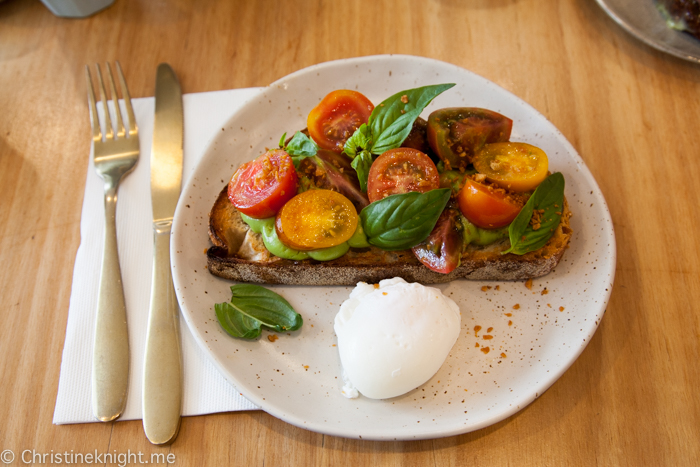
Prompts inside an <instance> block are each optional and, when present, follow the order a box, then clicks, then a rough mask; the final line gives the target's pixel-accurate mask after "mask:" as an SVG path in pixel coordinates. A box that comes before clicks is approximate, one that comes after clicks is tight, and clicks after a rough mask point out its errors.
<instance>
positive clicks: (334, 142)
mask: <svg viewBox="0 0 700 467" xmlns="http://www.w3.org/2000/svg"><path fill="white" fill-rule="evenodd" d="M372 110H374V105H373V104H372V102H371V101H370V100H369V99H367V98H366V97H365V96H364V95H362V94H361V93H359V92H357V91H350V90H347V89H339V90H337V91H333V92H331V93H330V94H328V95H327V96H326V97H324V98H323V100H322V101H321V102H320V103H319V104H318V105H317V106H316V107H314V108H313V110H312V111H311V112H310V113H309V116H308V118H307V120H306V126H307V128H308V130H309V135H310V136H311V138H312V139H313V140H314V141H315V142H316V144H318V145H319V146H320V147H321V148H322V149H328V150H330V151H335V152H342V151H343V147H344V146H345V142H346V141H347V140H348V138H350V137H351V136H352V134H353V133H355V130H357V129H358V128H359V127H360V125H362V124H363V123H367V120H368V119H369V116H370V114H371V113H372Z"/></svg>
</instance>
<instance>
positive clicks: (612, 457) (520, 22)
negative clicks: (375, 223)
mask: <svg viewBox="0 0 700 467" xmlns="http://www.w3.org/2000/svg"><path fill="white" fill-rule="evenodd" d="M640 1H646V0H640ZM381 53H401V54H412V55H420V56H425V57H431V58H435V59H439V60H443V61H446V62H450V63H453V64H455V65H459V66H461V67H464V68H466V69H468V70H471V71H473V72H475V73H477V74H479V75H481V76H483V77H485V78H487V79H489V80H491V81H493V82H495V83H497V84H499V85H500V86H502V87H504V88H505V89H507V90H509V91H511V92H512V93H514V94H515V95H517V96H518V97H520V98H522V99H523V100H525V101H527V102H528V103H530V104H531V105H532V106H534V107H535V108H536V109H537V110H539V111H540V112H541V113H543V114H544V115H545V116H546V117H547V118H548V119H549V120H551V121H552V122H553V123H554V125H555V126H556V127H557V128H559V129H560V130H561V132H562V133H563V134H564V135H565V136H566V138H568V140H569V141H570V142H571V143H572V144H573V146H574V147H575V148H576V149H577V151H578V152H579V153H580V154H581V156H582V157H583V159H584V160H585V162H586V164H587V165H588V167H589V168H590V170H591V171H592V173H593V175H594V176H595V178H596V180H597V181H598V183H599V185H600V188H601V189H602V191H603V193H604V195H605V197H606V200H607V202H608V205H609V208H610V211H611V214H612V218H613V222H614V227H615V233H616V238H617V248H618V250H617V251H618V257H617V272H616V279H615V285H614V288H613V292H612V297H611V299H610V302H609V305H608V308H607V312H606V314H605V318H604V319H603V321H602V323H601V324H600V326H599V328H598V330H597V332H596V334H595V336H594V337H593V339H592V340H591V342H590V343H589V344H588V347H587V348H586V349H585V351H584V352H583V354H582V355H581V356H580V357H579V358H578V360H577V361H576V362H575V363H574V364H573V366H572V367H571V368H570V369H569V370H568V371H567V372H566V373H565V374H564V375H563V376H562V377H561V378H560V379H559V381H557V382H556V383H555V384H554V385H553V386H552V387H551V388H550V389H549V390H548V391H547V392H546V393H545V394H543V395H542V396H541V397H539V398H538V399H537V400H536V401H535V402H534V403H532V404H531V405H530V406H528V407H526V408H525V409H523V410H522V411H520V412H519V413H517V414H516V415H513V416H511V417H510V418H508V419H506V420H504V421H502V422H500V423H497V424H495V425H493V426H490V427H488V428H484V429H482V430H479V431H476V432H472V433H467V434H464V435H461V436H454V437H450V438H444V439H435V440H426V441H415V442H370V441H357V440H347V439H341V438H335V437H331V436H324V435H322V434H317V433H313V432H309V431H306V430H303V429H299V428H296V427H293V426H291V425H289V424H287V423H285V422H282V421H280V420H277V419H275V418H274V417H272V416H270V415H267V414H266V413H264V412H262V411H251V412H240V413H226V414H217V415H207V416H197V417H187V418H184V419H183V421H182V428H181V431H180V434H179V437H178V438H177V440H176V441H175V442H174V443H173V444H172V445H170V446H166V447H155V446H151V445H150V444H149V443H148V441H147V440H146V438H145V437H144V435H143V430H142V426H141V422H140V421H128V422H118V423H106V424H97V423H92V424H82V425H69V426H55V425H52V416H53V411H54V405H55V401H56V391H57V387H58V379H59V369H60V363H61V352H62V349H63V343H64V338H65V329H66V319H67V315H68V304H69V299H70V291H71V280H72V273H73V265H74V262H75V254H76V250H77V248H78V245H79V243H80V231H79V227H80V216H81V206H82V202H83V187H84V183H85V174H86V170H87V164H88V153H89V149H90V130H89V127H88V114H87V105H86V98H85V78H84V66H85V64H88V63H90V64H92V63H95V62H102V63H104V62H105V61H113V60H115V59H117V60H120V61H121V63H122V65H123V67H124V68H125V70H126V74H127V78H128V82H129V86H130V89H131V92H132V96H134V97H143V96H152V95H153V92H154V90H153V85H154V73H155V68H156V65H157V64H158V63H160V62H169V63H170V64H171V65H172V66H173V68H174V69H175V71H176V72H177V74H178V76H179V78H180V81H181V83H182V87H183V91H184V92H186V93H193V92H202V91H214V90H221V89H231V88H243V87H251V86H264V85H267V84H269V83H271V82H272V81H274V80H276V79H278V78H280V77H282V76H284V75H286V74H288V73H290V72H293V71H295V70H298V69H300V68H303V67H306V66H309V65H313V64H316V63H320V62H324V61H328V60H333V59H340V58H347V57H357V56H362V55H373V54H381ZM699 97H700V65H697V64H693V63H689V62H685V61H682V60H679V59H677V58H674V57H672V56H669V55H666V54H663V53H661V52H658V51H656V50H654V49H652V48H650V47H648V46H646V45H644V44H643V43H640V42H638V41H637V40H636V39H634V38H633V37H631V36H630V35H628V34H627V33H626V32H625V31H623V30H622V29H621V28H620V27H618V26H617V25H616V24H615V23H614V22H613V21H612V20H611V19H610V18H609V17H608V16H606V14H605V13H604V12H603V11H602V10H601V9H600V8H599V7H598V5H597V4H596V3H595V2H594V1H593V0H560V1H551V0H470V1H466V0H465V1H461V0H420V1H403V2H402V1H399V0H388V1H376V0H354V1H345V2H331V1H328V0H325V1H324V0H307V1H305V0H295V1H288V2H275V1H272V0H259V1H244V0H208V1H203V2H200V1H195V0H173V1H163V0H116V1H115V3H114V5H113V6H111V7H110V8H108V9H107V10H105V11H103V12H101V13H99V14H97V15H95V16H93V17H90V18H88V19H80V20H76V19H61V18H57V17H55V16H54V15H52V14H51V13H50V12H49V11H48V10H47V9H46V8H45V7H44V6H43V5H42V4H41V3H40V2H39V1H36V0H7V1H5V2H2V3H0V265H2V267H1V268H0V298H1V300H2V304H3V307H4V309H5V311H4V312H2V313H1V314H0V319H1V320H2V325H1V326H0V355H2V357H1V358H0V378H1V379H2V382H3V383H2V390H1V391H0V450H5V449H12V450H13V451H14V452H15V453H16V454H17V453H19V452H21V451H22V450H25V449H31V450H34V451H36V452H40V453H42V452H44V453H49V452H51V451H53V452H54V453H59V452H64V451H68V452H70V451H73V452H74V453H81V452H82V453H87V452H93V451H97V452H112V451H117V452H127V450H130V451H131V452H139V451H140V452H143V453H145V455H149V453H151V452H163V453H173V454H174V455H175V458H176V464H177V465H247V466H249V465H252V466H262V465H305V466H306V465H331V464H332V465H336V464H337V465H340V464H343V463H347V464H353V465H385V464H389V465H421V466H423V465H436V466H437V465H440V466H441V465H466V464H469V465H472V464H473V465H497V466H503V465H518V466H530V465H536V466H540V465H577V466H578V465H634V466H638V465H650V466H659V465H700V397H699V396H698V388H699V387H700V371H698V370H699V368H700V364H699V362H700V345H699V342H700V306H698V304H700V252H699V251H700V250H699V249H698V246H699V244H698V240H697V238H698V234H697V229H698V227H700V188H699V183H698V181H699V180H700V146H698V142H697V140H698V134H699V131H698V122H699V121H700V103H699V99H698V98H699ZM20 463H21V460H20V459H19V458H18V459H17V460H15V461H14V464H15V465H19V464H20ZM132 465H133V464H132Z"/></svg>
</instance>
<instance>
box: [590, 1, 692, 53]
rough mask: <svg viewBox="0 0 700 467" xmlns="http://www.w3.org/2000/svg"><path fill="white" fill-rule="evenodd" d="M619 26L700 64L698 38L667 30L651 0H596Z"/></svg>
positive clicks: (649, 42)
mask: <svg viewBox="0 0 700 467" xmlns="http://www.w3.org/2000/svg"><path fill="white" fill-rule="evenodd" d="M596 1H597V2H598V5H600V7H601V8H602V9H603V10H604V11H605V12H606V13H607V14H608V15H609V16H610V17H611V18H612V19H613V20H614V21H615V22H616V23H617V24H619V25H620V26H622V28H623V29H624V30H625V31H627V32H629V33H630V34H632V35H633V36H634V37H636V38H637V39H639V40H640V41H642V42H644V43H646V44H648V45H650V46H652V47H654V48H656V49H658V50H661V51H662V52H666V53H669V54H671V55H674V56H676V57H678V58H682V59H684V60H689V61H691V62H697V63H700V40H698V39H695V38H694V37H693V36H691V35H690V34H687V33H684V32H682V31H677V30H675V29H671V28H669V27H668V25H667V24H666V21H665V20H664V18H663V16H661V13H659V11H658V10H657V9H656V2H655V0H596Z"/></svg>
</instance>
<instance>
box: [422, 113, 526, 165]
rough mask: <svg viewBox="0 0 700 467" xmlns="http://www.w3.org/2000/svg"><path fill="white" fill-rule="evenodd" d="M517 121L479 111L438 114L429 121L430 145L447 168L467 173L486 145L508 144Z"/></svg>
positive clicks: (497, 114) (431, 116)
mask: <svg viewBox="0 0 700 467" xmlns="http://www.w3.org/2000/svg"><path fill="white" fill-rule="evenodd" d="M512 128H513V120H511V119H510V118H508V117H505V116H503V115H501V114H499V113H497V112H494V111H492V110H487V109H479V108H476V107H464V108H457V107H455V108H447V109H440V110H436V111H435V112H433V113H431V114H430V116H429V117H428V143H430V147H432V148H433V151H435V153H436V154H437V155H438V156H439V157H440V159H442V161H443V162H444V163H445V168H446V169H448V170H450V169H455V170H457V169H465V168H466V167H467V165H469V163H470V162H471V158H472V156H473V155H474V153H475V152H476V151H477V150H479V149H481V147H482V146H483V145H484V144H486V143H497V142H501V141H508V139H510V131H511V129H512Z"/></svg>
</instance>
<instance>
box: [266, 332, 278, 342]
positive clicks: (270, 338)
mask: <svg viewBox="0 0 700 467" xmlns="http://www.w3.org/2000/svg"><path fill="white" fill-rule="evenodd" d="M277 339H279V336H277V335H276V334H270V335H268V336H267V340H269V341H270V342H275V341H276V340H277Z"/></svg>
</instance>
